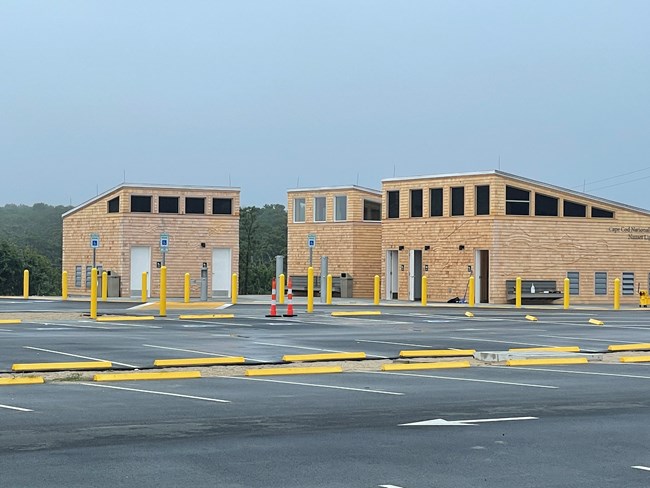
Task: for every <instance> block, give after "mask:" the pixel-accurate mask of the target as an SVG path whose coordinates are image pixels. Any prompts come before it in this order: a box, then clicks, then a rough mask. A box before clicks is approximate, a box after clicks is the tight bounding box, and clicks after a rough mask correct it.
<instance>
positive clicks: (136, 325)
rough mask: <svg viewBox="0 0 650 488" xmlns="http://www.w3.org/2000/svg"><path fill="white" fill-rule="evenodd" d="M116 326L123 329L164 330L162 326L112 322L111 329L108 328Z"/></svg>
mask: <svg viewBox="0 0 650 488" xmlns="http://www.w3.org/2000/svg"><path fill="white" fill-rule="evenodd" d="M115 325H119V326H121V327H133V328H135V329H162V326H161V325H146V324H134V323H133V322H111V327H107V328H108V329H111V328H114V327H113V326H115Z"/></svg>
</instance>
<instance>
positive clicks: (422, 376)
mask: <svg viewBox="0 0 650 488" xmlns="http://www.w3.org/2000/svg"><path fill="white" fill-rule="evenodd" d="M509 369H510V370H512V368H509ZM517 369H518V370H519V369H522V368H517ZM363 373H366V374H386V375H391V376H415V377H418V378H434V379H437V380H454V381H469V382H471V383H493V384H496V385H509V386H524V387H528V388H548V389H552V390H557V389H558V388H559V387H558V386H550V385H535V384H532V383H515V382H512V381H496V380H477V379H474V378H458V377H454V376H436V375H429V374H417V373H397V372H388V371H363Z"/></svg>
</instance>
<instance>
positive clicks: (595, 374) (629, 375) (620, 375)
mask: <svg viewBox="0 0 650 488" xmlns="http://www.w3.org/2000/svg"><path fill="white" fill-rule="evenodd" d="M623 366H625V365H623ZM484 368H495V369H512V368H508V366H484ZM517 370H518V371H522V370H525V371H546V372H550V373H567V374H586V375H591V376H614V377H617V378H633V379H639V380H650V376H640V375H634V374H619V373H596V372H594V371H571V370H568V369H549V368H526V367H518V368H517Z"/></svg>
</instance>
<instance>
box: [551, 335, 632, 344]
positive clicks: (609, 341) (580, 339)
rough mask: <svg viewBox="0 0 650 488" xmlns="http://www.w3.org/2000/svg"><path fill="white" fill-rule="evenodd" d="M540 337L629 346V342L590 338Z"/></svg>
mask: <svg viewBox="0 0 650 488" xmlns="http://www.w3.org/2000/svg"><path fill="white" fill-rule="evenodd" d="M540 337H551V338H553V339H572V340H576V341H593V342H606V343H607V344H611V343H612V342H620V343H621V344H630V341H619V340H615V339H592V338H590V337H571V336H556V335H540Z"/></svg>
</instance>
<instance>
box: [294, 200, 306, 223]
mask: <svg viewBox="0 0 650 488" xmlns="http://www.w3.org/2000/svg"><path fill="white" fill-rule="evenodd" d="M293 221H294V222H304V221H305V199H304V198H294V199H293Z"/></svg>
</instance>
